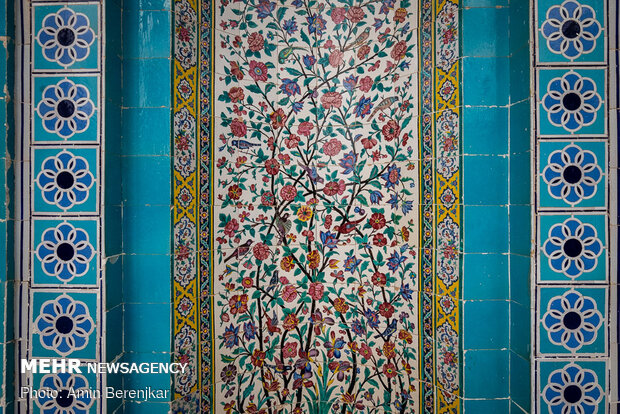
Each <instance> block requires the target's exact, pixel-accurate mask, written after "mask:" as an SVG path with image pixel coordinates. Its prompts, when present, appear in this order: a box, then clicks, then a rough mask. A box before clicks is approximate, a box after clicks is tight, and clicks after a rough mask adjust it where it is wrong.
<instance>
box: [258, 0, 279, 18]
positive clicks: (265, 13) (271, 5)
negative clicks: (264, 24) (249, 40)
mask: <svg viewBox="0 0 620 414" xmlns="http://www.w3.org/2000/svg"><path fill="white" fill-rule="evenodd" d="M275 8H276V3H275V2H272V1H269V0H260V2H259V3H258V6H256V13H257V15H258V18H259V19H261V20H262V19H264V18H265V17H269V16H270V15H271V12H272V11H274V10H275Z"/></svg>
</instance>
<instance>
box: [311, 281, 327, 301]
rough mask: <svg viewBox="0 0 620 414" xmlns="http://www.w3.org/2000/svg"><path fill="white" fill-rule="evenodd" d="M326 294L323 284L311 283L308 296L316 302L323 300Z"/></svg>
mask: <svg viewBox="0 0 620 414" xmlns="http://www.w3.org/2000/svg"><path fill="white" fill-rule="evenodd" d="M324 292H325V286H323V284H322V283H318V282H313V283H310V286H309V287H308V294H309V295H310V297H311V298H312V299H314V300H321V299H323V293H324Z"/></svg>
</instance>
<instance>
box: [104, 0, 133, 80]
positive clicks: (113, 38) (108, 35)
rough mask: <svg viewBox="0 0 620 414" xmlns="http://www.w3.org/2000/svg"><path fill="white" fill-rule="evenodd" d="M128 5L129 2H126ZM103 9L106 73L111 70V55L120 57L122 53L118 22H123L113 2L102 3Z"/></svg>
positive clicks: (119, 8)
mask: <svg viewBox="0 0 620 414" xmlns="http://www.w3.org/2000/svg"><path fill="white" fill-rule="evenodd" d="M128 3H129V2H128ZM104 7H105V21H106V23H107V24H106V31H105V41H106V71H109V70H110V69H111V68H110V67H109V65H110V63H109V60H108V59H109V58H110V56H111V55H116V56H118V55H121V54H122V53H123V47H122V46H123V43H122V35H121V30H122V25H121V24H119V22H122V21H123V13H122V9H121V7H120V6H119V5H118V4H116V3H115V2H114V1H106V2H104ZM108 79H119V78H108ZM109 83H111V84H116V83H117V82H109Z"/></svg>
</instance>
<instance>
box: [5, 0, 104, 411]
mask: <svg viewBox="0 0 620 414" xmlns="http://www.w3.org/2000/svg"><path fill="white" fill-rule="evenodd" d="M102 5H103V1H91V2H83V3H82V2H80V3H78V2H72V3H62V4H60V3H58V2H54V3H50V2H43V1H20V2H17V7H16V11H17V13H18V15H17V16H16V21H17V24H18V29H17V33H18V46H17V48H16V51H17V53H18V56H17V59H16V60H17V61H18V62H19V65H18V67H17V71H16V77H17V79H16V85H17V87H16V89H15V90H16V102H17V104H16V110H17V112H18V115H17V116H16V118H15V119H16V149H15V153H16V166H17V167H16V191H15V194H16V200H15V202H16V209H15V211H16V220H17V221H16V226H15V233H16V237H15V240H16V244H15V248H16V251H17V252H18V254H17V255H16V257H17V260H18V261H17V263H16V269H15V275H16V278H17V280H18V281H19V287H18V289H17V295H18V300H19V304H18V306H17V307H16V312H17V317H16V319H17V322H18V326H17V333H18V337H19V338H22V339H20V341H19V345H18V349H17V352H16V357H17V359H18V360H19V359H22V358H25V359H31V358H65V357H66V358H78V359H80V360H81V361H82V362H89V361H90V362H103V361H105V338H104V332H105V321H104V318H103V316H102V315H103V306H104V302H103V299H104V298H105V288H104V272H103V269H102V259H103V254H102V251H103V229H104V216H103V211H104V205H103V204H104V203H103V196H102V193H103V186H104V178H103V173H102V166H103V165H104V151H103V143H104V126H103V120H104V105H103V99H102V98H103V85H104V75H103V67H104V62H103V50H104V48H105V41H104V28H103V27H104V26H103V14H102ZM16 386H17V387H16V388H17V389H16V394H17V398H18V404H19V407H18V408H17V409H18V412H32V411H33V410H34V411H35V412H36V411H41V410H45V409H47V408H46V407H49V406H53V405H54V404H56V403H57V404H61V403H62V404H69V406H70V407H71V409H73V410H84V411H89V410H93V411H94V410H100V409H101V407H100V404H101V401H100V400H96V399H94V398H90V397H85V398H83V399H72V400H70V401H69V400H68V399H63V397H62V396H63V395H65V394H66V392H67V390H68V388H69V387H72V388H73V389H74V390H77V389H86V388H100V387H104V386H105V376H103V375H97V374H90V373H83V374H62V373H58V374H39V373H34V374H33V373H26V374H22V375H20V376H19V377H18V378H17V384H16ZM22 387H32V388H34V389H40V388H48V389H52V390H57V391H59V394H58V395H59V397H58V398H60V399H61V400H62V401H60V400H58V399H54V400H52V399H50V398H30V395H29V394H28V393H27V392H24V393H22V392H21V391H23V390H24V389H25V388H22ZM63 390H64V391H63Z"/></svg>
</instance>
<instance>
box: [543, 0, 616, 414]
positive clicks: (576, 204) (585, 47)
mask: <svg viewBox="0 0 620 414" xmlns="http://www.w3.org/2000/svg"><path fill="white" fill-rule="evenodd" d="M532 6H533V10H532V13H533V16H534V19H533V30H532V33H533V40H534V42H535V48H534V49H533V50H534V55H533V61H534V76H535V98H536V100H535V103H534V105H532V107H533V109H534V114H535V122H534V124H533V125H534V130H533V137H534V153H533V157H532V159H533V164H534V171H535V172H536V176H535V180H534V183H533V184H534V191H535V194H536V200H535V212H536V217H535V220H534V223H533V227H534V229H535V238H536V242H537V250H536V252H535V259H536V260H535V266H534V269H535V273H534V280H533V283H532V298H533V301H532V303H533V305H534V309H533V317H534V320H535V323H534V334H535V336H534V341H533V344H534V361H533V364H532V369H533V371H534V373H535V374H534V375H533V384H534V386H533V387H534V390H535V398H534V402H535V408H534V409H535V410H538V411H541V412H542V411H548V410H549V411H557V412H559V411H560V410H566V409H568V407H573V408H572V409H574V410H576V409H580V410H584V411H588V410H590V411H591V412H596V410H598V411H599V412H604V411H605V410H606V409H607V407H608V406H609V404H610V402H611V401H610V399H612V398H610V392H611V391H612V388H613V385H612V384H616V383H617V368H618V367H617V362H616V361H614V358H612V356H613V349H614V348H616V344H615V332H616V323H617V319H616V316H617V315H616V312H617V310H616V308H615V306H613V305H612V304H615V294H614V289H615V283H616V268H615V266H616V260H615V259H616V258H615V257H614V258H612V257H610V252H613V251H615V249H616V222H615V219H616V216H615V214H610V212H615V208H616V203H617V196H616V194H617V187H616V185H617V184H616V181H615V176H614V173H615V171H614V168H615V166H616V148H617V147H616V138H617V136H616V135H617V131H616V114H615V108H616V107H617V106H616V102H615V90H616V88H615V86H614V87H611V88H610V85H616V76H615V66H614V65H615V61H616V58H615V53H612V54H610V53H609V50H615V49H617V47H616V43H615V38H616V32H615V24H616V21H615V19H614V18H611V19H609V20H608V16H614V17H615V16H616V14H615V12H616V2H615V1H613V0H612V1H606V0H567V1H564V2H562V3H560V2H558V1H551V0H538V1H535V2H534V4H533V5H532ZM612 91H613V92H612ZM610 372H611V377H610Z"/></svg>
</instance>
